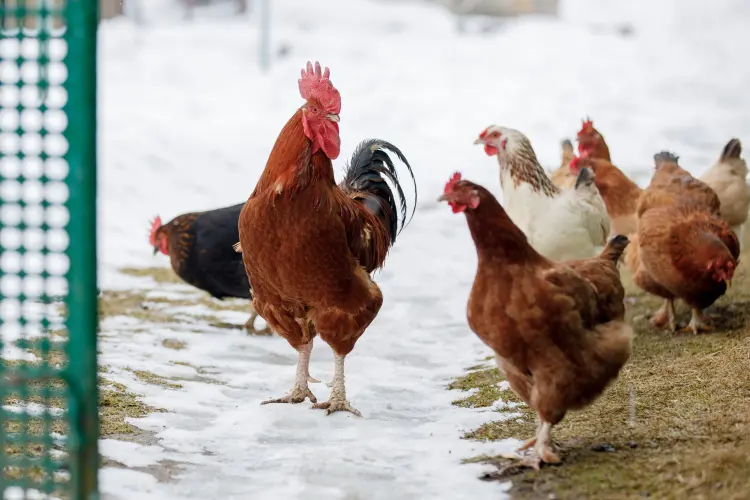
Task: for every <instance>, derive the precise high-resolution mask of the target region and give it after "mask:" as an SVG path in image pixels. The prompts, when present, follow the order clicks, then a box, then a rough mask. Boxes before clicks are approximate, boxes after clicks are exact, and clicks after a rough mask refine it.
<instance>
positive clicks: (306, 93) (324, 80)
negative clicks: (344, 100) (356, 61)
mask: <svg viewBox="0 0 750 500" xmlns="http://www.w3.org/2000/svg"><path fill="white" fill-rule="evenodd" d="M300 73H301V78H300V79H299V93H300V95H301V96H302V98H303V99H306V100H310V99H315V100H316V101H318V102H319V103H320V105H321V106H322V107H323V109H324V110H325V112H326V113H331V114H336V115H337V114H339V112H340V111H341V95H340V94H339V91H338V90H336V87H334V86H333V84H332V83H331V80H329V76H330V75H331V70H329V69H328V68H325V69H324V70H322V71H321V68H320V63H319V62H318V61H315V67H313V64H312V63H311V62H310V61H307V67H306V69H303V70H302V71H301V72H300Z"/></svg>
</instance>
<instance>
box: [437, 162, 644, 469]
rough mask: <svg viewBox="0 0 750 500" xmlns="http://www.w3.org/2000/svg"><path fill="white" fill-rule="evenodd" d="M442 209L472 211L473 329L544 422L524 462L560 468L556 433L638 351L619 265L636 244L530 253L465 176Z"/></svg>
mask: <svg viewBox="0 0 750 500" xmlns="http://www.w3.org/2000/svg"><path fill="white" fill-rule="evenodd" d="M439 201H447V202H448V204H449V205H450V206H451V208H452V210H453V212H454V213H462V212H463V213H464V214H465V215H466V222H467V223H468V225H469V231H470V232H471V237H472V238H473V240H474V244H475V246H476V250H477V256H478V263H477V272H476V275H475V278H474V285H473V286H472V288H471V295H470V296H469V303H468V306H467V314H468V321H469V326H470V327H471V329H472V330H473V331H474V332H475V333H476V334H477V336H479V338H480V339H481V340H482V341H483V342H484V343H485V344H487V345H488V346H489V347H490V348H492V349H493V350H494V351H495V354H496V356H497V357H496V359H497V363H498V367H499V368H500V370H501V371H502V372H503V373H504V374H505V376H506V378H507V379H508V382H509V383H510V387H511V389H513V392H515V393H516V394H517V395H518V396H519V397H520V398H521V399H523V401H524V402H526V404H528V405H529V407H530V408H532V409H533V410H534V411H535V412H536V413H537V414H538V415H539V418H540V420H541V425H540V427H539V429H538V431H537V435H536V436H535V437H533V438H531V439H529V440H528V441H526V443H525V444H524V445H523V446H521V448H520V449H521V450H523V449H528V448H532V447H533V449H534V450H533V455H532V456H531V457H530V458H528V459H526V460H524V461H523V462H522V464H524V465H529V466H532V467H535V468H539V465H540V463H541V462H545V463H557V462H559V461H560V459H559V457H558V456H557V455H556V454H555V453H554V452H553V451H552V449H551V448H550V430H551V428H552V426H553V425H555V424H557V423H558V422H560V421H561V420H562V419H563V417H564V416H565V413H566V412H567V411H568V410H572V409H578V408H583V407H584V406H587V405H589V404H590V403H591V402H593V401H594V400H595V399H596V398H597V397H598V396H599V395H600V394H601V393H602V391H604V389H605V388H606V387H607V385H608V384H609V383H611V382H612V381H613V380H614V379H615V378H616V377H617V375H618V374H619V372H620V369H621V368H622V367H623V365H624V364H625V362H626V361H627V360H628V358H629V357H630V354H631V350H632V339H633V330H632V328H630V326H628V324H627V323H625V304H624V301H623V299H624V297H625V291H624V289H623V286H622V283H621V282H620V275H619V273H618V271H617V262H618V260H619V259H620V257H621V255H622V253H623V251H624V249H625V248H626V246H627V245H628V238H627V237H625V236H616V237H615V238H613V239H612V240H610V242H609V243H608V244H607V246H606V247H605V248H604V250H603V251H602V252H601V253H600V254H599V255H598V256H595V257H594V258H591V259H585V260H577V261H568V262H553V261H550V260H549V259H547V258H545V257H544V256H542V255H540V254H539V253H538V252H537V251H536V250H534V248H533V247H532V246H531V245H529V243H528V240H527V238H526V236H524V234H523V232H521V231H520V230H519V228H518V227H517V226H516V225H515V224H514V223H513V221H512V220H511V219H510V218H509V217H508V214H507V213H506V212H505V210H503V207H501V206H500V204H499V203H498V202H497V200H496V199H495V197H494V196H492V194H491V193H490V192H489V191H487V190H486V189H485V188H483V187H482V186H479V185H477V184H474V183H472V182H469V181H465V180H462V179H461V175H460V174H459V173H456V174H455V175H454V176H453V178H451V179H450V181H448V183H447V184H446V186H445V190H444V192H443V195H442V196H441V197H440V198H439Z"/></svg>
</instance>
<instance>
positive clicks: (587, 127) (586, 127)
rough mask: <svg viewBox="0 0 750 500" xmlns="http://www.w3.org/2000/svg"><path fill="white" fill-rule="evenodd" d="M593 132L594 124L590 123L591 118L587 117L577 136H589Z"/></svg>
mask: <svg viewBox="0 0 750 500" xmlns="http://www.w3.org/2000/svg"><path fill="white" fill-rule="evenodd" d="M593 131H594V122H592V121H591V118H589V117H588V116H587V117H586V119H585V120H583V125H582V126H581V131H580V132H578V135H581V134H590V133H591V132H593Z"/></svg>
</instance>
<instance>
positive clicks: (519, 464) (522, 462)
mask: <svg viewBox="0 0 750 500" xmlns="http://www.w3.org/2000/svg"><path fill="white" fill-rule="evenodd" d="M541 465H542V460H541V458H539V457H538V456H536V455H533V456H530V457H519V458H517V459H515V461H514V462H512V463H510V464H508V465H506V466H505V467H503V468H501V469H500V470H499V471H497V477H503V476H505V475H506V474H508V473H511V472H513V473H515V472H520V471H521V470H523V469H534V470H539V468H540V467H541Z"/></svg>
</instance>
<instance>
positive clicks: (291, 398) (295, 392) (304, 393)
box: [261, 387, 318, 405]
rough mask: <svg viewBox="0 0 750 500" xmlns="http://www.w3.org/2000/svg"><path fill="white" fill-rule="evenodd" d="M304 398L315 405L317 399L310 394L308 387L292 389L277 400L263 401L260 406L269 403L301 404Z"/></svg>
mask: <svg viewBox="0 0 750 500" xmlns="http://www.w3.org/2000/svg"><path fill="white" fill-rule="evenodd" d="M306 398H310V401H311V402H312V403H317V402H318V398H316V397H315V394H313V393H312V391H311V390H310V388H309V387H295V388H294V389H292V392H290V393H289V394H287V395H286V396H284V397H282V398H278V399H269V400H267V401H263V402H262V403H261V404H262V405H267V404H271V403H290V404H297V403H302V402H303V401H304V400H305V399H306Z"/></svg>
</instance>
